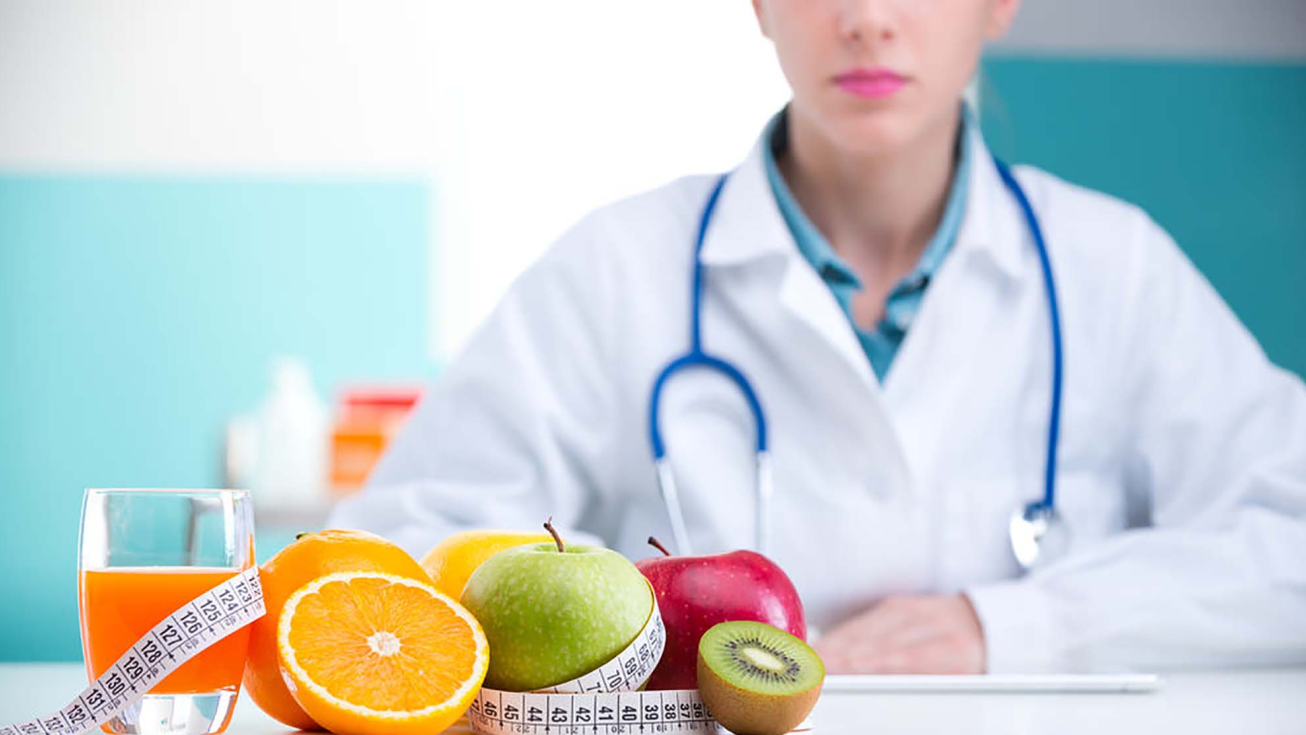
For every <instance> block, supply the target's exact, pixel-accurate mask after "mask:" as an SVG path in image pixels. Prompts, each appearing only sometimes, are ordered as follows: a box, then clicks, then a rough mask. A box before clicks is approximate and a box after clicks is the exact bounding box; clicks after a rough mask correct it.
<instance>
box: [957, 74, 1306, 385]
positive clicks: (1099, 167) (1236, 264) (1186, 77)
mask: <svg viewBox="0 0 1306 735" xmlns="http://www.w3.org/2000/svg"><path fill="white" fill-rule="evenodd" d="M983 81H984V85H983V87H982V90H983V92H982V95H981V100H982V108H981V109H982V111H983V114H982V119H983V121H984V123H983V124H984V132H985V135H986V137H987V139H988V141H989V144H990V145H991V146H992V147H993V148H994V150H995V151H996V152H998V154H999V155H1002V156H1004V157H1005V158H1007V159H1008V160H1011V161H1014V162H1019V163H1032V164H1034V165H1037V166H1040V167H1042V168H1045V169H1047V170H1049V171H1051V172H1053V173H1055V174H1057V175H1059V176H1061V177H1062V178H1065V179H1069V180H1070V181H1073V182H1075V183H1078V184H1083V185H1085V186H1089V187H1091V188H1094V189H1100V190H1102V191H1105V192H1108V193H1110V194H1114V195H1116V196H1119V197H1122V198H1124V199H1127V200H1129V201H1132V202H1134V203H1136V204H1139V205H1140V206H1142V207H1143V208H1144V209H1146V210H1147V211H1148V213H1150V214H1151V215H1152V217H1153V218H1154V219H1156V220H1157V222H1159V223H1160V224H1161V225H1162V226H1163V227H1165V228H1166V229H1167V230H1169V232H1170V234H1171V235H1173V236H1174V238H1175V240H1176V241H1177V242H1178V243H1179V245H1180V246H1181V247H1182V248H1183V249H1184V250H1185V251H1186V252H1187V253H1188V256H1189V257H1190V258H1191V259H1192V260H1193V261H1194V262H1195V263H1196V264H1197V266H1198V267H1199V268H1201V270H1202V272H1203V273H1205V275H1206V277H1207V278H1208V279H1210V281H1211V282H1212V283H1213V284H1214V285H1215V287H1216V288H1217V289H1218V290H1219V291H1220V293H1221V294H1222V295H1223V296H1224V298H1225V299H1226V300H1227V301H1228V302H1229V303H1230V305H1231V306H1232V307H1233V309H1234V311H1236V312H1237V313H1238V316H1239V317H1240V318H1241V319H1242V320H1243V322H1244V323H1245V324H1246V325H1247V326H1248V327H1249V328H1250V329H1251V330H1252V332H1253V333H1254V334H1255V335H1256V336H1257V337H1258V338H1259V339H1260V340H1261V344H1262V345H1263V346H1264V347H1265V350H1266V352H1267V353H1268V354H1269V355H1270V357H1271V359H1273V360H1275V361H1276V362H1278V363H1279V364H1280V365H1283V366H1284V367H1287V368H1290V369H1292V370H1294V371H1296V372H1297V374H1299V375H1306V64H1297V65H1268V64H1250V63H1248V64H1211V63H1196V62H1158V61H1147V62H1140V61H1103V60H1049V59H1041V58H1040V59H1029V58H1019V57H998V58H990V59H987V60H986V61H985V63H984V65H983Z"/></svg>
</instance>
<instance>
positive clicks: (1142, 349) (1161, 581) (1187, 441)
mask: <svg viewBox="0 0 1306 735" xmlns="http://www.w3.org/2000/svg"><path fill="white" fill-rule="evenodd" d="M1140 222H1141V224H1140V225H1139V228H1140V234H1139V237H1138V238H1137V239H1136V240H1135V242H1136V244H1138V245H1139V246H1140V247H1139V248H1136V249H1135V253H1134V257H1138V258H1140V262H1139V263H1138V265H1137V266H1136V267H1134V268H1131V269H1130V270H1131V271H1132V272H1133V273H1136V274H1139V275H1138V278H1137V281H1136V282H1135V283H1133V284H1131V287H1127V289H1126V293H1127V294H1132V297H1131V301H1130V302H1129V304H1128V309H1127V310H1126V312H1125V315H1124V316H1125V319H1127V320H1128V321H1129V322H1130V324H1131V326H1130V327H1129V328H1128V330H1127V331H1126V334H1127V335H1128V336H1127V337H1126V339H1125V341H1124V345H1125V346H1126V350H1125V351H1124V352H1122V353H1121V356H1120V360H1121V361H1122V366H1123V368H1124V369H1123V370H1122V373H1121V374H1122V375H1123V376H1124V377H1122V378H1121V380H1120V388H1121V396H1120V397H1121V398H1122V408H1121V409H1120V410H1123V411H1126V412H1127V415H1129V416H1130V420H1129V421H1128V422H1127V425H1128V426H1129V427H1130V428H1129V430H1130V431H1131V432H1133V435H1132V436H1131V437H1129V438H1130V441H1129V442H1127V443H1126V446H1128V447H1129V449H1128V450H1127V452H1128V453H1127V455H1126V456H1125V457H1124V462H1125V464H1126V477H1127V480H1126V483H1127V487H1128V491H1129V492H1130V493H1137V494H1138V495H1139V496H1141V497H1144V498H1145V499H1146V500H1147V502H1148V504H1149V505H1150V525H1147V526H1145V527H1141V528H1136V529H1130V530H1127V531H1125V532H1123V533H1121V534H1119V535H1118V536H1116V537H1113V538H1110V539H1107V540H1106V541H1104V542H1103V543H1101V544H1099V545H1097V546H1094V547H1092V548H1088V549H1085V550H1083V551H1082V552H1079V553H1076V554H1074V555H1071V556H1070V557H1068V558H1066V559H1063V560H1059V561H1057V562H1054V563H1051V564H1049V565H1048V566H1047V567H1045V568H1043V569H1040V570H1038V571H1036V572H1034V573H1033V574H1031V575H1029V576H1027V577H1025V578H1023V579H1020V580H1015V581H1010V582H1000V583H996V584H991V585H983V586H978V587H976V588H974V589H971V590H968V591H967V594H968V596H969V597H970V599H971V601H972V603H973V604H974V606H975V608H976V611H977V613H978V614H979V617H980V620H981V622H982V624H983V627H984V631H985V639H986V646H987V650H988V666H989V670H990V671H991V672H995V673H1000V672H1007V671H1093V670H1111V669H1114V670H1122V669H1124V670H1127V669H1134V670H1138V669H1167V668H1180V667H1207V668H1214V667H1226V666H1248V665H1288V664H1301V663H1303V662H1306V389H1303V385H1302V382H1301V380H1300V379H1298V378H1297V377H1296V376H1294V375H1292V374H1290V373H1288V372H1286V371H1284V370H1281V369H1279V368H1277V367H1275V366H1274V365H1272V364H1271V363H1270V362H1269V361H1268V359H1267V358H1266V356H1265V355H1264V353H1263V352H1262V351H1261V349H1260V347H1259V346H1258V345H1257V343H1256V341H1255V340H1254V339H1253V338H1252V336H1251V335H1250V334H1249V333H1248V332H1247V331H1246V329H1244V328H1243V326H1242V325H1241V324H1240V323H1239V322H1238V320H1237V318H1236V317H1235V316H1234V315H1233V313H1232V312H1231V311H1230V310H1229V308H1228V307H1227V306H1226V305H1225V304H1224V303H1223V301H1221V299H1220V297H1219V296H1218V295H1217V294H1216V293H1215V291H1214V290H1213V289H1212V288H1211V286H1210V284H1208V283H1207V282H1206V280H1205V279H1204V278H1203V277H1202V276H1201V275H1200V274H1199V273H1198V272H1197V271H1196V269H1195V268H1194V267H1193V266H1192V264H1191V263H1190V262H1189V261H1188V260H1187V259H1186V258H1185V257H1184V256H1183V254H1182V253H1181V252H1180V251H1179V249H1178V247H1177V246H1175V244H1174V242H1173V241H1172V240H1171V239H1170V238H1169V236H1168V235H1166V233H1165V232H1163V231H1162V230H1161V229H1160V228H1159V227H1157V226H1156V225H1155V224H1153V223H1152V222H1151V221H1150V220H1146V218H1143V217H1140Z"/></svg>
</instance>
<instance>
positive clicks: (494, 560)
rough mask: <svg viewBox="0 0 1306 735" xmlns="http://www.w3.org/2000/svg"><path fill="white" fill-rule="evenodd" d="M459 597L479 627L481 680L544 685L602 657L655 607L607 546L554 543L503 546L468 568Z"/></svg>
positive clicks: (519, 688) (508, 685)
mask: <svg viewBox="0 0 1306 735" xmlns="http://www.w3.org/2000/svg"><path fill="white" fill-rule="evenodd" d="M462 604H463V606H464V607H466V608H467V609H468V610H470V611H471V613H472V615H475V616H476V619H477V620H478V621H480V623H481V627H482V628H484V629H485V637H486V639H487V640H488V641H489V643H490V670H489V673H487V674H486V677H485V686H487V687H489V688H491V689H503V690H506V691H515V692H524V691H531V690H534V689H546V688H548V687H551V686H555V685H557V684H561V683H562V682H564V681H568V680H570V679H574V678H576V677H578V676H580V675H582V674H585V673H588V672H590V671H593V670H594V669H596V668H598V667H599V666H601V665H603V664H605V663H607V662H608V661H610V660H611V659H612V658H613V657H615V656H616V655H617V654H618V653H620V652H621V650H622V649H623V648H625V647H626V646H628V645H630V642H631V641H633V640H635V636H636V635H638V634H639V631H640V629H641V628H642V627H644V623H645V622H647V621H648V617H649V613H651V612H652V610H653V593H652V591H651V590H650V589H649V586H648V582H646V581H645V580H644V576H643V575H642V574H640V572H639V570H638V569H636V568H635V565H634V564H632V563H630V561H629V560H628V559H626V557H624V556H622V555H621V554H618V553H617V552H615V551H612V550H611V549H604V548H601V547H596V546H584V545H580V544H576V545H570V544H567V545H564V544H563V543H562V542H561V541H559V542H558V543H556V544H554V543H543V544H528V545H526V546H518V547H516V548H512V549H508V550H506V551H501V552H499V553H498V554H495V555H494V556H492V557H490V558H489V559H488V560H487V561H486V562H485V563H484V564H482V565H481V566H480V567H478V568H477V570H476V571H475V572H473V573H472V576H471V578H470V579H468V580H467V587H466V588H465V589H464V590H463V596H462Z"/></svg>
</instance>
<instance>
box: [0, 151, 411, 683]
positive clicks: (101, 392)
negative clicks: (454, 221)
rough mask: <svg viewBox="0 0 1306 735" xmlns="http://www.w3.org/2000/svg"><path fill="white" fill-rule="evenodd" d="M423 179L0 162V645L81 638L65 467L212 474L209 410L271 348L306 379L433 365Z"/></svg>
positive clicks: (52, 644)
mask: <svg viewBox="0 0 1306 735" xmlns="http://www.w3.org/2000/svg"><path fill="white" fill-rule="evenodd" d="M430 201H431V195H430V188H429V186H427V185H426V184H424V183H422V182H420V181H358V180H341V181H330V180H325V181H324V180H317V179H315V180H312V181H301V180H293V179H267V178H249V179H236V178H207V177H199V178H175V177H118V176H65V175H42V176H27V175H21V176H20V175H0V518H3V519H4V521H5V523H4V531H3V532H2V533H0V559H4V560H5V572H4V573H5V576H6V578H7V581H8V582H9V587H8V590H7V591H8V593H9V597H8V598H7V599H6V600H5V601H4V603H3V604H0V631H2V632H0V661H4V660H60V659H65V660H77V659H79V658H80V649H79V643H78V631H77V595H76V575H75V573H76V549H77V523H78V514H79V509H80V502H81V494H82V489H83V488H85V487H88V486H98V487H120V486H124V487H212V486H217V485H219V484H220V483H221V482H222V474H221V471H220V467H221V464H220V446H221V432H222V425H223V422H224V421H225V420H226V419H227V418H228V417H229V416H230V415H231V414H232V413H235V412H238V411H245V410H249V409H252V408H253V407H254V406H255V405H257V403H258V401H259V399H260V397H261V396H262V395H263V392H264V390H265V389H266V384H267V379H268V376H267V371H268V367H269V362H270V360H271V359H272V357H273V356H274V355H279V354H294V355H299V356H302V357H303V358H305V360H306V361H307V363H308V365H309V366H310V368H311V369H312V370H313V374H314V378H315V381H316V383H317V387H318V390H319V392H320V393H322V394H323V396H324V397H329V396H330V394H331V392H332V391H334V389H335V387H336V386H337V385H339V384H340V383H341V382H343V381H347V380H350V379H364V380H374V379H387V378H395V379H409V380H411V379H420V378H422V377H425V376H426V375H427V374H428V373H429V366H428V362H427V360H426V353H427V346H428V344H429V330H428V327H427V322H428V320H427V317H426V315H427V312H428V307H427V291H428V289H427V283H426V281H427V273H428V269H427V260H428V259H427V251H428V248H429V231H430V227H431V216H430V211H429V209H430ZM269 530H272V529H269ZM285 535H286V534H285V532H282V533H280V534H275V533H274V534H273V535H272V536H267V535H264V531H263V530H262V529H260V539H259V543H260V546H261V547H263V548H264V549H266V548H271V547H273V546H277V545H280V543H282V542H283V540H284V537H285ZM261 555H266V554H261Z"/></svg>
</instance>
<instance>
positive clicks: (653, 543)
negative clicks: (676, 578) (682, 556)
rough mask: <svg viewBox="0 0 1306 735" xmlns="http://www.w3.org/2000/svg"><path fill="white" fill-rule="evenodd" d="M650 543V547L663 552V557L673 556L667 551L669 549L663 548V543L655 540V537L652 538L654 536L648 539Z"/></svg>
mask: <svg viewBox="0 0 1306 735" xmlns="http://www.w3.org/2000/svg"><path fill="white" fill-rule="evenodd" d="M648 543H649V546H652V547H653V548H655V549H657V550H658V551H661V552H662V554H663V556H671V552H670V551H667V547H665V546H663V545H662V542H661V541H658V540H657V539H656V538H654V537H652V536H649V537H648Z"/></svg>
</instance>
